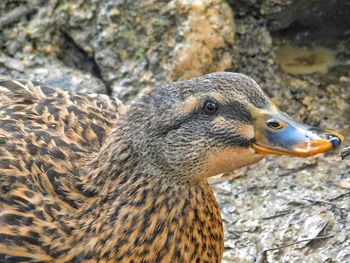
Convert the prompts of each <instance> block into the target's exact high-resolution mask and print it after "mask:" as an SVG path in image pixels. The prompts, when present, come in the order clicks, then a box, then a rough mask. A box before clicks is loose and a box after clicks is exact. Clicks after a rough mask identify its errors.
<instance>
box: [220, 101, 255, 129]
mask: <svg viewBox="0 0 350 263" xmlns="http://www.w3.org/2000/svg"><path fill="white" fill-rule="evenodd" d="M220 115H222V116H224V117H225V118H228V119H234V120H238V121H240V122H242V123H245V124H253V119H252V116H251V114H250V112H249V110H248V109H247V108H246V106H245V105H244V104H242V103H241V102H239V101H234V102H230V103H229V104H226V105H225V106H224V107H222V111H221V113H220Z"/></svg>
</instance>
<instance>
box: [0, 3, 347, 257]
mask: <svg viewBox="0 0 350 263" xmlns="http://www.w3.org/2000/svg"><path fill="white" fill-rule="evenodd" d="M349 46H350V1H348V0H329V1H321V0H309V1H307V0H273V1H270V0H229V1H225V0H202V1H199V0H196V1H195V0H193V1H189V0H172V1H165V0H163V1H162V0H144V1H134V0H101V1H98V0H75V1H72V0H71V1H69V0H66V1H59V0H49V1H44V0H27V1H26V0H3V1H1V2H0V77H1V78H24V79H32V80H38V81H42V82H45V83H47V84H49V85H51V86H54V87H62V88H65V89H70V90H74V91H80V92H100V93H106V94H109V95H113V96H117V97H119V98H120V99H122V100H123V101H124V102H125V103H128V102H130V101H131V100H132V99H134V98H135V97H137V96H139V95H140V94H142V93H143V92H144V91H146V90H147V89H148V88H150V87H152V86H154V85H159V84H160V83H162V82H167V81H174V80H179V79H189V78H192V77H195V76H199V75H203V74H206V73H209V72H214V71H224V70H226V71H239V72H242V73H245V74H248V75H250V76H251V77H253V78H254V79H255V80H256V81H257V82H258V83H259V84H260V85H261V87H262V88H263V89H264V90H265V92H266V93H267V94H268V95H269V96H270V97H271V98H272V99H273V101H274V102H275V103H276V104H277V105H278V106H279V107H280V108H281V109H282V110H284V111H286V112H287V113H289V114H290V115H292V116H293V117H295V118H296V119H298V120H301V121H304V122H308V123H310V124H312V125H317V126H325V127H329V128H332V129H337V130H339V131H341V132H342V133H343V134H344V135H345V136H347V137H349V136H350V127H349V124H350V121H349V112H350V110H349V104H350V49H349ZM347 143H349V141H347ZM349 170H350V163H349V161H342V160H341V159H340V157H339V154H334V155H333V156H319V157H313V158H308V159H298V158H287V157H283V158H275V157H269V158H266V159H265V160H263V161H261V162H260V163H259V164H257V165H254V166H252V167H249V168H245V169H242V170H240V171H237V172H235V173H233V174H229V175H224V176H219V177H217V178H214V179H211V184H212V187H213V189H214V191H215V193H216V196H217V198H218V201H219V204H220V206H221V208H222V209H221V210H222V216H223V219H224V224H225V226H224V227H225V254H224V262H350V217H349V216H348V215H349V214H350V202H349V197H350V191H349V189H350V177H349Z"/></svg>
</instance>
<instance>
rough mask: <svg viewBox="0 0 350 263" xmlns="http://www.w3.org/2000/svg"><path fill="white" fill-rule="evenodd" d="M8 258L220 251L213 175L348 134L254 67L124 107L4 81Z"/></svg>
mask: <svg viewBox="0 0 350 263" xmlns="http://www.w3.org/2000/svg"><path fill="white" fill-rule="evenodd" d="M0 97H1V100H0V156H1V158H0V261H1V262H144V263H146V262H220V261H221V259H222V255H223V250H224V238H223V226H222V221H221V215H220V211H219V208H218V204H217V202H216V200H215V197H214V195H213V192H212V190H211V189H210V186H209V184H208V181H207V179H208V178H210V177H211V176H214V175H217V174H221V173H225V172H229V171H233V170H235V169H238V168H240V167H243V166H248V165H250V164H253V163H256V162H258V161H259V160H261V159H262V158H264V157H265V156H266V155H270V154H272V155H290V156H299V157H308V156H312V155H316V154H320V153H324V152H328V151H333V150H335V149H337V148H338V147H339V146H340V144H341V143H342V141H343V140H344V137H343V136H342V135H341V134H339V133H338V132H335V131H331V130H322V129H319V128H314V127H311V126H308V125H306V124H302V123H298V122H296V121H293V120H292V119H291V117H289V116H288V115H287V114H285V113H283V112H281V111H280V110H279V109H278V108H277V107H276V106H275V105H274V104H273V103H272V102H271V100H270V99H269V98H268V97H267V96H266V95H265V94H264V92H263V91H262V89H261V88H260V87H259V85H258V84H257V83H256V82H255V81H254V80H253V79H252V78H250V77H248V76H246V75H243V74H240V73H232V72H217V73H211V74H208V75H204V76H201V77H197V78H194V79H191V80H186V81H178V82H173V83H168V84H163V85H162V86H160V87H159V88H154V89H152V90H150V91H149V92H147V93H146V94H144V95H143V96H142V97H140V98H139V99H136V100H135V101H134V102H133V103H131V104H130V105H128V106H125V105H124V104H123V103H122V102H120V101H119V100H118V99H116V98H113V97H110V96H107V95H101V94H99V95H98V94H80V93H73V92H69V91H66V90H63V89H53V88H51V87H47V86H45V85H44V84H41V83H38V82H35V81H26V80H1V81H0Z"/></svg>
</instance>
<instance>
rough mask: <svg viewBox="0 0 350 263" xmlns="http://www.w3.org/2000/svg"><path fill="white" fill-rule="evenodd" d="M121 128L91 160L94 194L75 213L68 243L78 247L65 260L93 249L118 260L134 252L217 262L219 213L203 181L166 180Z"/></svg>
mask: <svg viewBox="0 0 350 263" xmlns="http://www.w3.org/2000/svg"><path fill="white" fill-rule="evenodd" d="M125 132H126V131H125V130H117V129H116V130H114V131H113V132H112V134H111V135H110V137H109V138H108V139H107V141H106V143H105V145H104V146H103V147H102V149H101V151H100V152H99V153H98V155H97V156H96V157H95V159H93V160H92V161H91V163H90V165H91V166H92V168H93V170H92V172H91V174H89V177H88V179H87V181H90V183H89V185H88V187H89V188H90V190H91V191H95V197H94V198H92V199H91V202H87V203H86V204H85V205H84V206H83V207H82V210H81V211H80V212H81V213H79V215H78V216H77V217H76V219H78V229H77V230H78V231H76V235H75V236H73V237H72V239H71V243H74V244H80V245H79V246H77V245H75V246H74V248H73V249H72V250H70V252H69V253H68V254H67V255H66V256H65V257H64V260H65V261H70V260H72V259H74V258H75V257H76V255H81V254H82V253H94V254H95V255H96V258H98V259H103V258H105V257H106V258H108V257H110V256H111V254H113V258H114V259H115V260H116V261H122V260H125V261H131V260H132V259H134V260H135V258H137V255H135V253H136V252H137V251H138V253H140V255H143V256H142V257H143V258H147V259H148V260H147V261H149V262H157V261H161V259H169V260H168V262H170V261H173V262H190V261H195V260H196V259H201V258H202V257H204V258H206V259H207V260H208V261H211V262H216V261H217V262H219V261H220V259H221V255H222V249H223V233H222V223H221V216H220V212H219V209H218V207H217V203H216V200H215V197H214V195H213V193H212V191H211V189H210V187H209V185H208V183H207V181H206V180H205V179H203V180H198V181H195V182H190V181H179V180H165V178H167V177H165V176H159V174H160V173H161V172H159V171H158V172H154V169H153V168H149V167H148V166H147V165H146V164H144V162H143V161H142V160H141V157H140V155H139V154H138V153H137V152H135V151H134V148H133V145H132V143H131V142H130V141H129V140H128V139H127V138H125V136H124V135H123V134H125ZM98 188H100V189H98ZM199 240H200V241H199ZM107 241H108V242H107ZM198 242H200V243H201V246H200V247H198V244H199V243H198ZM135 251H136V252H135ZM127 259H130V260H127ZM140 259H141V258H140ZM140 261H141V260H140Z"/></svg>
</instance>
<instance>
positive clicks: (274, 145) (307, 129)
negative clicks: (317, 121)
mask: <svg viewBox="0 0 350 263" xmlns="http://www.w3.org/2000/svg"><path fill="white" fill-rule="evenodd" d="M258 115H259V116H255V119H256V125H255V141H254V143H253V145H252V146H253V148H254V149H255V151H256V152H257V153H260V154H274V155H291V156H299V157H308V156H313V155H316V154H320V153H326V152H330V151H334V150H336V149H337V148H339V146H340V144H341V143H342V142H343V141H344V137H343V136H342V135H341V134H339V133H337V132H335V131H331V130H321V129H319V128H315V127H311V126H309V125H306V124H301V123H297V122H295V121H293V120H292V119H291V118H290V117H289V116H287V115H286V114H285V113H281V112H277V113H275V114H269V113H268V112H262V113H259V114H258Z"/></svg>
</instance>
